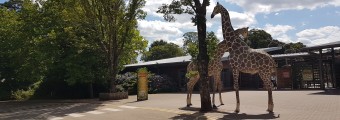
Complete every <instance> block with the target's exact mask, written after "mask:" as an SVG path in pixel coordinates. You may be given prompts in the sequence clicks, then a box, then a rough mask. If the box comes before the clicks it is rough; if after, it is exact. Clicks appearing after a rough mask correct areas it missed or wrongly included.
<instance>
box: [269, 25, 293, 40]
mask: <svg viewBox="0 0 340 120" xmlns="http://www.w3.org/2000/svg"><path fill="white" fill-rule="evenodd" d="M263 29H264V30H265V31H266V32H268V33H269V34H270V35H272V37H273V38H274V39H277V40H280V41H282V42H285V43H289V42H293V41H292V40H291V38H290V37H289V36H288V35H287V32H288V31H289V30H294V29H295V28H294V27H292V26H289V25H275V26H273V25H271V24H266V25H265V27H264V28H263Z"/></svg>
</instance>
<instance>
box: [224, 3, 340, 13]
mask: <svg viewBox="0 0 340 120" xmlns="http://www.w3.org/2000/svg"><path fill="white" fill-rule="evenodd" d="M225 1H227V2H229V3H233V4H236V5H238V6H241V7H242V8H243V9H244V10H245V11H246V12H249V13H251V14H257V13H271V12H278V11H282V10H301V9H310V10H314V9H316V8H320V7H325V6H340V1H339V0H256V1H254V0H253V1H251V2H250V1H249V0H225Z"/></svg>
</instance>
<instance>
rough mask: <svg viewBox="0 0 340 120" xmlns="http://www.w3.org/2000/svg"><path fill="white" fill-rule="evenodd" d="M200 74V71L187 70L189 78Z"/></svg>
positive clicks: (186, 75)
mask: <svg viewBox="0 0 340 120" xmlns="http://www.w3.org/2000/svg"><path fill="white" fill-rule="evenodd" d="M198 74H199V73H198V71H189V72H187V73H186V74H185V77H186V78H188V79H190V78H192V77H195V76H196V75H198Z"/></svg>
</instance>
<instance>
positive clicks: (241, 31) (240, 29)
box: [235, 27, 249, 39]
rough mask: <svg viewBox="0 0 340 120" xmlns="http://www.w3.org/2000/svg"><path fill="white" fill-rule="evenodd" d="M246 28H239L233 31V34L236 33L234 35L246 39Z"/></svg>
mask: <svg viewBox="0 0 340 120" xmlns="http://www.w3.org/2000/svg"><path fill="white" fill-rule="evenodd" d="M248 28H249V27H244V28H239V29H237V30H235V32H236V34H238V35H241V36H242V37H243V39H247V38H248Z"/></svg>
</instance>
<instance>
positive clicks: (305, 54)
mask: <svg viewBox="0 0 340 120" xmlns="http://www.w3.org/2000/svg"><path fill="white" fill-rule="evenodd" d="M309 55H310V54H309V53H308V52H301V53H288V54H276V55H272V57H273V58H274V59H275V58H291V57H303V56H309Z"/></svg>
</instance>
